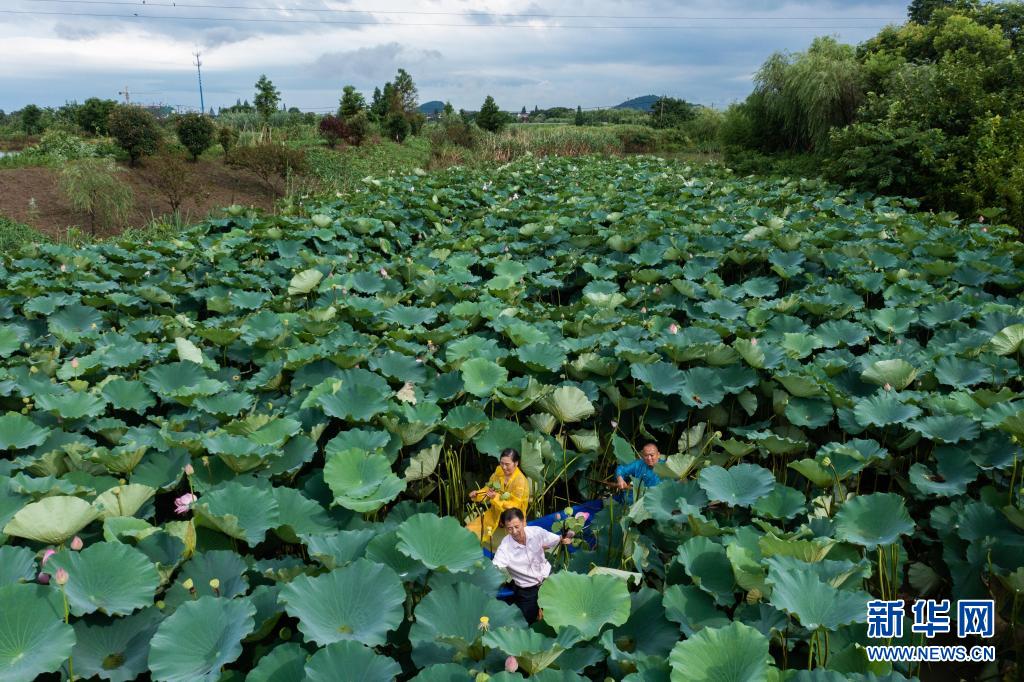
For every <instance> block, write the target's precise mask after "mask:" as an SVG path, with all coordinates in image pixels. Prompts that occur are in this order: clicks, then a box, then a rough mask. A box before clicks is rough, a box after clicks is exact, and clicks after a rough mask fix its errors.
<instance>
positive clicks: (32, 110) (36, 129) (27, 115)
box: [21, 104, 43, 135]
mask: <svg viewBox="0 0 1024 682" xmlns="http://www.w3.org/2000/svg"><path fill="white" fill-rule="evenodd" d="M42 121H43V110H42V109H40V108H39V107H37V106H36V105H35V104H26V105H25V106H24V107H23V108H22V110H21V129H22V130H24V131H25V134H26V135H35V134H36V133H41V132H43V126H42Z"/></svg>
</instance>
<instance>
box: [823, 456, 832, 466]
mask: <svg viewBox="0 0 1024 682" xmlns="http://www.w3.org/2000/svg"><path fill="white" fill-rule="evenodd" d="M821 463H822V465H823V466H827V467H830V466H832V460H831V459H830V458H828V457H824V458H822V460H821Z"/></svg>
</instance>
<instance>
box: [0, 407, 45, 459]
mask: <svg viewBox="0 0 1024 682" xmlns="http://www.w3.org/2000/svg"><path fill="white" fill-rule="evenodd" d="M49 435H50V429H48V428H46V427H45V426H38V425H36V423H35V422H33V421H32V420H31V419H29V418H28V417H26V416H25V415H23V414H18V413H17V412H8V413H7V414H5V415H4V416H2V417H0V450H19V449H21V448H30V447H33V446H36V445H41V444H42V443H43V441H45V440H46V437H47V436H49Z"/></svg>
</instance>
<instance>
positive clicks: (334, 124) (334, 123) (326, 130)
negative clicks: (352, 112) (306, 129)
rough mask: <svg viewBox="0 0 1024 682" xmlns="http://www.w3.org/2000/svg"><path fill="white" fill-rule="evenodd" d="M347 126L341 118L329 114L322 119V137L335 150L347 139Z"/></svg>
mask: <svg viewBox="0 0 1024 682" xmlns="http://www.w3.org/2000/svg"><path fill="white" fill-rule="evenodd" d="M346 132H347V126H346V125H345V121H344V120H343V119H342V118H341V117H340V116H333V115H331V114H328V115H327V116H324V117H323V118H322V119H320V137H322V138H324V140H325V141H326V142H327V146H328V147H330V148H331V149H334V148H335V147H336V146H338V143H339V142H341V141H342V140H343V139H345V133H346Z"/></svg>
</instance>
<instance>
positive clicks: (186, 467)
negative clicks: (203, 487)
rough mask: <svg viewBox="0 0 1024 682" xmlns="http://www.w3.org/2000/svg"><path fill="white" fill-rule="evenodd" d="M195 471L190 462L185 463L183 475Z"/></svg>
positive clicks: (189, 474) (188, 474)
mask: <svg viewBox="0 0 1024 682" xmlns="http://www.w3.org/2000/svg"><path fill="white" fill-rule="evenodd" d="M195 472H196V470H195V467H193V466H192V465H191V464H186V465H185V475H186V476H191V475H192V474H194V473H195Z"/></svg>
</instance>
